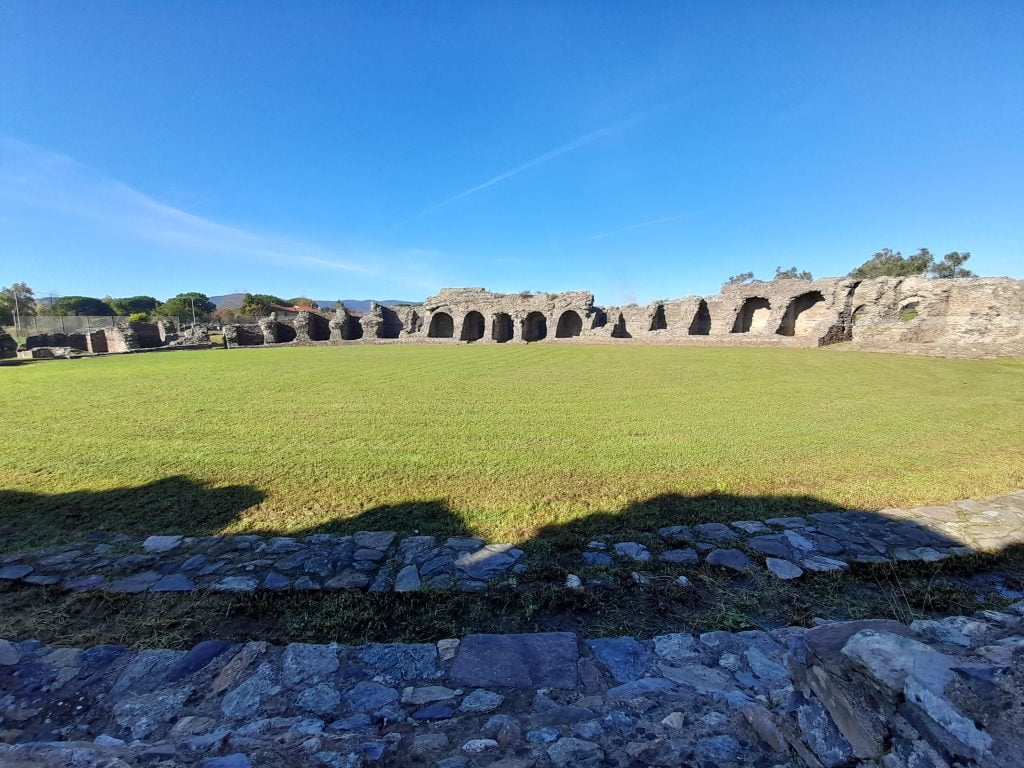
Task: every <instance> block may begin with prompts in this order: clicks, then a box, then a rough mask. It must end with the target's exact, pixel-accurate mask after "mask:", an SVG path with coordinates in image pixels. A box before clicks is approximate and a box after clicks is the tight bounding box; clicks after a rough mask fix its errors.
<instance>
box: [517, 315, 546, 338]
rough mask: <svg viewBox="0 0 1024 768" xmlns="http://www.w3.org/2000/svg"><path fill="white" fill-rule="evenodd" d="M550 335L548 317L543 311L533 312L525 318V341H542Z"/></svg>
mask: <svg viewBox="0 0 1024 768" xmlns="http://www.w3.org/2000/svg"><path fill="white" fill-rule="evenodd" d="M547 335H548V319H547V318H546V317H544V313H542V312H531V313H530V314H528V315H527V316H526V317H525V318H523V341H540V340H541V339H543V338H545V337H546V336H547Z"/></svg>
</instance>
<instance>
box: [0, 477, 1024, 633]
mask: <svg viewBox="0 0 1024 768" xmlns="http://www.w3.org/2000/svg"><path fill="white" fill-rule="evenodd" d="M263 499H264V494H263V493H262V492H260V491H259V490H257V489H254V488H251V487H246V486H231V487H227V488H215V487H207V486H205V485H203V484H201V483H198V482H195V481H193V480H190V479H188V478H183V477H175V478H168V479H166V480H161V481H159V482H155V483H151V484H148V485H144V486H141V487H138V488H124V489H117V490H112V491H107V492H101V493H67V494H57V495H52V496H45V495H38V494H26V493H16V492H11V491H0V536H2V537H3V539H2V540H3V542H4V544H3V547H2V549H3V550H4V551H7V552H12V551H15V550H21V551H25V550H29V549H36V548H38V547H37V546H34V545H32V544H31V543H32V542H33V541H38V542H40V543H42V544H43V545H44V546H52V545H53V544H54V543H57V540H58V539H59V540H61V541H64V542H66V541H70V540H75V539H81V538H82V537H83V536H84V535H85V534H86V533H88V532H91V531H97V530H98V531H105V532H107V533H126V534H128V535H131V536H133V537H135V538H139V537H142V536H145V535H149V534H160V533H183V534H192V535H205V534H212V533H220V532H222V531H223V530H224V528H226V527H230V526H231V525H232V524H233V523H237V522H238V521H239V519H240V518H241V517H242V516H243V514H244V513H245V512H246V511H247V510H249V509H250V508H251V507H253V506H254V505H257V504H259V503H261V502H262V501H263ZM849 511H855V512H860V513H862V517H863V519H864V520H866V521H869V522H870V521H871V520H873V519H874V520H876V521H878V522H882V521H885V522H889V521H890V519H889V518H887V517H885V516H884V515H881V514H879V513H877V512H873V511H869V510H849V509H847V508H841V507H838V506H836V505H834V504H831V503H829V502H827V501H824V500H822V499H817V498H814V497H811V496H787V495H763V496H732V495H727V494H707V495H699V496H683V495H678V494H663V495H659V496H655V497H652V498H649V499H645V500H642V501H638V502H635V503H632V504H629V505H626V506H625V507H623V508H621V509H619V510H615V511H596V512H594V513H592V514H591V515H589V516H588V517H586V518H583V519H578V520H572V521H567V522H564V523H556V524H549V525H544V526H540V527H539V528H537V529H536V530H535V531H533V532H531V534H530V535H528V536H525V537H522V538H521V539H520V540H518V541H513V542H508V543H512V544H516V545H518V546H520V547H522V548H523V549H524V550H526V552H527V554H526V556H525V560H526V562H527V563H528V564H529V567H528V569H527V571H526V572H525V573H523V574H520V575H519V576H517V580H518V585H517V588H516V589H512V588H510V587H509V586H504V587H503V586H501V585H496V586H494V587H493V588H491V589H488V590H486V591H484V592H472V593H466V592H458V591H446V590H438V591H423V592H410V593H393V592H383V593H366V592H349V591H339V592H328V591H324V592H284V593H268V592H257V593H253V594H246V595H227V594H220V593H210V592H199V593H195V594H190V595H160V594H153V595H149V594H147V595H110V594H102V593H88V592H87V593H75V592H68V591H66V590H60V589H58V588H45V587H33V586H30V585H21V584H18V585H15V584H0V636H2V635H3V632H4V631H6V632H7V633H8V634H9V636H11V637H38V638H40V639H43V640H45V641H47V642H57V643H58V644H66V645H91V644H96V643H98V642H112V641H115V642H127V643H130V644H133V645H136V646H137V647H189V646H191V645H192V644H194V643H195V642H197V641H198V640H201V639H205V638H209V637H222V638H225V639H230V640H232V641H237V642H241V641H246V640H253V639H261V640H269V641H272V642H275V643H287V642H294V641H304V642H329V641H339V642H348V643H358V642H366V641H371V640H373V641H408V642H411V641H427V640H437V639H440V638H442V637H452V636H460V635H463V634H466V633H469V632H524V631H527V632H528V631H550V630H569V631H578V632H581V633H582V634H584V635H587V636H602V635H603V636H616V635H621V634H631V635H639V636H651V635H654V634H659V633H664V632H671V631H691V632H701V631H708V630H712V629H726V630H741V629H750V628H755V627H760V628H766V627H772V626H782V625H787V624H795V625H808V624H810V623H811V622H812V621H813V620H814V619H815V618H817V617H824V618H836V619H841V618H867V617H886V618H896V619H899V620H903V621H910V620H913V619H915V618H921V617H924V616H929V615H942V614H963V615H969V614H970V613H972V612H973V611H975V610H978V609H979V608H984V607H989V608H998V607H1000V602H999V601H1000V600H1003V601H1004V604H1005V603H1006V602H1009V601H1010V600H1012V599H1016V598H1015V597H1014V595H1013V594H1011V593H1012V592H1014V591H1017V592H1019V591H1021V590H1024V547H1020V546H1016V547H1010V548H1007V549H1005V550H1004V551H1002V552H998V553H975V554H971V555H968V556H966V557H959V558H951V559H949V560H946V561H942V562H935V563H922V562H912V563H884V564H854V565H852V567H851V568H850V569H849V570H848V571H846V572H843V573H810V572H808V573H807V574H805V576H804V577H802V578H801V579H799V580H796V581H792V582H783V581H780V580H778V579H777V578H775V577H774V576H772V575H771V574H769V573H768V572H767V570H766V569H765V568H764V556H765V555H764V554H763V553H757V552H754V551H751V550H747V551H748V554H749V555H750V556H751V558H752V559H753V560H754V561H755V563H756V564H757V567H756V569H755V570H754V571H751V572H746V573H737V572H733V571H728V570H725V569H722V568H720V567H715V566H709V565H707V564H706V563H701V564H700V565H697V566H688V565H679V564H673V563H665V562H662V561H660V560H659V558H658V557H657V555H658V552H659V550H660V549H662V548H669V547H670V546H688V545H686V544H681V545H670V544H663V543H661V542H660V541H659V539H658V537H657V535H656V533H657V530H658V528H660V527H663V526H669V525H695V524H700V523H702V522H705V521H708V520H712V521H721V520H723V519H726V520H743V519H757V518H760V519H764V518H768V517H774V516H778V517H786V516H806V515H807V514H810V513H815V512H818V513H821V512H833V513H834V512H849ZM246 520H247V522H248V523H251V517H249V518H246ZM358 530H395V531H398V532H399V533H400V534H401V535H409V534H429V535H433V536H437V537H438V539H439V543H440V542H443V539H444V537H447V536H467V535H473V534H474V531H473V530H472V529H471V528H470V527H469V526H467V525H466V523H465V520H464V518H463V517H462V516H461V515H460V514H458V513H457V512H454V511H452V510H451V509H450V508H449V507H448V506H447V504H446V503H445V502H444V501H442V500H427V501H423V500H414V501H409V502H407V503H400V504H393V505H381V506H377V507H373V508H371V509H368V510H366V511H364V512H363V513H361V514H359V515H355V516H352V517H348V518H343V519H337V520H331V521H328V522H326V523H325V524H323V525H316V526H310V527H307V528H304V529H301V530H296V529H288V530H280V529H278V528H276V527H267V528H260V527H259V526H252V525H251V524H250V525H247V526H246V527H245V530H244V531H243V532H245V533H258V534H262V535H265V536H274V535H285V536H291V537H294V538H301V537H302V536H305V535H309V534H314V533H332V534H343V533H351V532H354V531H358ZM55 531H59V535H57V534H55ZM601 535H605V539H606V541H607V542H608V543H609V544H612V543H614V542H621V541H630V540H634V541H640V542H642V543H645V544H647V545H648V546H649V547H650V548H651V551H652V557H651V558H650V560H648V561H646V562H635V561H632V560H628V559H624V558H615V560H614V561H613V564H612V565H611V566H608V567H601V566H599V567H588V566H586V565H585V564H584V563H583V561H582V553H583V552H584V551H585V550H586V548H587V543H588V542H589V541H590V540H591V539H593V538H595V537H598V536H601ZM12 542H13V543H19V542H24V543H26V544H27V546H11V544H12ZM961 544H962V542H959V541H955V540H953V539H950V538H948V537H944V536H942V535H938V536H937V537H936V538H934V539H933V540H932V541H931V542H930V545H931V546H933V547H934V546H938V547H941V546H960V545H961ZM717 545H718V546H721V547H732V546H739V548H741V549H743V548H744V547H743V544H742V543H736V542H719V543H717ZM922 545H924V544H923V543H922ZM825 554H826V555H827V554H828V553H827V552H826V553H825ZM635 571H639V572H642V573H644V574H646V576H647V577H648V579H649V581H648V583H646V584H638V583H637V581H636V580H635V579H634V577H633V572H635ZM570 573H572V574H576V575H579V576H580V577H582V578H583V580H584V582H586V583H587V585H588V586H587V588H586V589H583V590H574V589H567V588H566V587H565V579H566V576H567V575H568V574H570ZM679 575H686V576H687V578H688V579H689V580H690V584H689V586H686V587H681V586H679V585H678V583H677V582H676V579H677V578H678V576H679ZM602 581H603V582H604V584H605V586H594V585H595V584H600V583H601V582H602Z"/></svg>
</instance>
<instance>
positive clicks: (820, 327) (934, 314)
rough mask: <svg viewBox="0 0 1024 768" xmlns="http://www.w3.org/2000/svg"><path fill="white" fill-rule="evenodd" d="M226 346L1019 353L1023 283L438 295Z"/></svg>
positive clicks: (255, 331)
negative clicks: (526, 345)
mask: <svg viewBox="0 0 1024 768" xmlns="http://www.w3.org/2000/svg"><path fill="white" fill-rule="evenodd" d="M225 332H226V336H227V339H228V342H229V344H231V345H234V346H252V345H266V344H287V343H291V344H309V343H317V342H324V343H340V342H362V343H368V342H374V343H376V342H382V341H396V342H424V343H457V342H461V343H482V344H504V343H522V342H536V341H572V340H574V339H582V340H589V341H608V342H613V341H616V340H628V339H636V340H641V341H646V342H661V341H664V342H671V343H684V342H685V343H702V342H705V343H714V344H722V343H728V344H739V345H761V346H763V345H788V346H824V345H828V344H834V343H837V342H841V341H852V342H854V343H855V344H857V345H859V346H863V347H865V348H879V349H900V348H906V349H908V350H909V349H913V350H914V351H928V349H927V348H934V349H935V350H940V351H942V352H944V353H952V354H957V353H959V352H964V353H972V352H977V351H978V350H979V349H983V350H984V349H991V350H994V351H996V352H998V353H1005V354H1024V281H1020V280H1012V279H1009V278H961V279H955V280H930V279H925V278H919V277H913V278H880V279H876V280H863V281H860V280H853V279H851V278H825V279H822V280H814V281H806V280H777V281H771V282H754V283H749V284H746V285H736V286H725V287H723V289H722V292H721V293H720V294H718V295H716V296H707V297H701V296H687V297H685V298H680V299H671V300H665V301H655V302H651V303H650V304H647V305H644V306H639V305H635V304H634V305H629V306H623V307H599V306H596V305H595V304H594V296H593V294H591V293H588V292H585V291H578V292H570V293H538V294H530V293H521V294H502V293H491V292H489V291H486V290H484V289H483V288H446V289H444V290H442V291H441V292H440V293H438V294H437V295H436V296H431V297H430V298H428V299H427V300H426V301H425V302H424V303H423V304H421V305H416V306H402V307H384V306H381V305H379V304H374V305H373V306H372V307H371V309H370V311H369V312H368V313H366V314H364V315H358V314H355V313H353V312H351V311H349V310H348V309H346V308H344V307H341V308H340V309H338V310H337V311H336V312H335V313H334V314H332V315H329V316H324V315H321V314H319V313H316V312H300V313H298V315H297V316H296V317H295V318H293V319H279V318H278V317H276V316H271V317H270V318H266V319H264V320H261V321H260V323H259V324H258V325H248V326H228V327H227V328H226V329H225Z"/></svg>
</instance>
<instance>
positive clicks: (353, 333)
mask: <svg viewBox="0 0 1024 768" xmlns="http://www.w3.org/2000/svg"><path fill="white" fill-rule="evenodd" d="M361 338H363V324H362V323H360V322H359V318H358V317H356V316H355V315H345V319H344V320H342V321H341V340H342V341H355V340H356V339H361Z"/></svg>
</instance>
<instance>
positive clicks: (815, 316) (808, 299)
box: [776, 291, 825, 336]
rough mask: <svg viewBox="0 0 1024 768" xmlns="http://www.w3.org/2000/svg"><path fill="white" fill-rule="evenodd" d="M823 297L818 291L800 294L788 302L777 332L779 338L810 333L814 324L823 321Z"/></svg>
mask: <svg viewBox="0 0 1024 768" xmlns="http://www.w3.org/2000/svg"><path fill="white" fill-rule="evenodd" d="M824 314H825V297H824V296H822V295H821V292H820V291H808V292H807V293H801V294H800V295H799V296H797V297H796V298H795V299H793V300H792V301H790V302H789V306H788V307H786V311H785V313H784V314H783V315H782V322H781V323H780V324H779V330H777V331H776V333H778V334H779V335H780V336H803V335H805V334H807V333H810V331H811V329H812V328H813V326H814V324H815V323H817V322H819V321H820V320H822V319H824Z"/></svg>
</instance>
